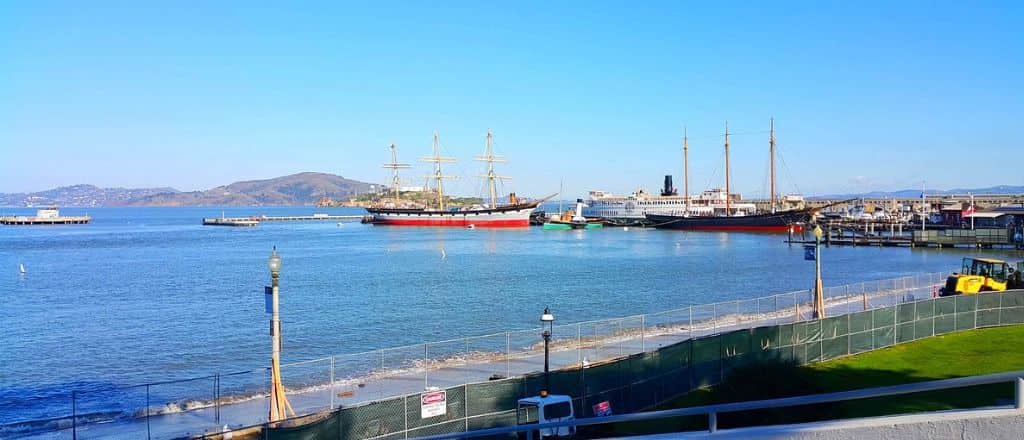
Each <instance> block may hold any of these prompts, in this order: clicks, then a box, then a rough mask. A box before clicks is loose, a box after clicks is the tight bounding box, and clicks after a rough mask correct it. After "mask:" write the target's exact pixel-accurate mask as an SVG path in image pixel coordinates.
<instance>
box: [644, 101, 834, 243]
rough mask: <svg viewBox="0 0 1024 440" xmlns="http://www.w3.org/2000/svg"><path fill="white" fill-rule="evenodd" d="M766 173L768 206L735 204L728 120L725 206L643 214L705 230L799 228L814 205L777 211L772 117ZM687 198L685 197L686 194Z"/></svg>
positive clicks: (656, 221)
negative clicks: (753, 209)
mask: <svg viewBox="0 0 1024 440" xmlns="http://www.w3.org/2000/svg"><path fill="white" fill-rule="evenodd" d="M769 133H770V134H769V140H768V144H769V162H770V166H769V170H770V172H769V174H770V182H771V183H770V192H771V199H770V205H769V206H770V209H769V212H765V213H750V211H748V210H746V209H740V208H739V207H737V206H734V203H733V197H732V195H731V194H730V192H729V124H726V126H725V191H724V195H725V197H724V202H725V203H724V205H725V206H724V209H723V210H722V211H717V210H715V211H714V212H713V213H712V214H710V215H708V214H706V213H701V212H695V211H691V210H688V209H686V210H684V211H683V212H682V213H670V214H646V215H645V218H646V219H647V221H648V222H650V223H651V224H652V225H653V226H654V227H657V228H664V229H686V230H704V231H761V232H786V231H789V230H794V231H799V230H802V229H803V225H804V223H806V222H807V221H809V220H810V219H811V217H812V215H813V213H814V210H813V209H794V210H785V211H778V210H777V209H776V208H777V199H776V194H775V121H774V120H772V122H771V125H770V130H769ZM686 150H687V139H686V136H685V135H684V138H683V163H684V165H683V170H684V171H683V173H684V177H683V179H684V181H687V183H688V180H689V176H688V175H687V174H688V170H687V168H688V164H687V163H686V162H687V157H686ZM687 199H688V197H687Z"/></svg>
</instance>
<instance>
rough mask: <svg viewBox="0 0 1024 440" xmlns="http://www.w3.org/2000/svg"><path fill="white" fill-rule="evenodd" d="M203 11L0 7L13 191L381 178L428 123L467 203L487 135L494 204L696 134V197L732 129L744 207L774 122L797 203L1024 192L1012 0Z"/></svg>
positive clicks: (6, 152) (2, 116)
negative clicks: (299, 177)
mask: <svg viewBox="0 0 1024 440" xmlns="http://www.w3.org/2000/svg"><path fill="white" fill-rule="evenodd" d="M208 3H213V2H167V3H164V4H160V2H148V1H147V2H119V3H104V2H89V4H88V5H86V4H83V3H79V2H68V3H59V2H58V3H54V2H43V1H25V2H20V3H16V2H3V4H2V5H0V155H2V156H0V191H2V192H13V191H31V190H42V189H48V188H51V187H54V186H58V185H68V184H76V183H93V184H97V185H101V186H129V187H138V186H174V187H176V188H178V189H182V190H194V189H205V188H209V187H212V186H216V185H219V184H224V183H229V182H232V181H235V180H241V179H254V178H267V177H274V176H279V175H284V174H289V173H294V172H300V171H324V172H331V173H337V174H341V175H344V176H346V177H350V178H355V179H360V180H364V181H375V182H384V181H386V179H387V177H386V176H387V175H386V172H385V171H386V170H383V169H381V168H380V164H381V163H383V162H385V161H386V160H387V159H388V149H387V145H388V144H389V143H391V142H396V143H397V144H398V146H399V154H400V159H402V160H403V161H414V160H415V159H416V158H418V157H419V156H422V155H425V154H427V153H428V152H429V149H430V138H431V133H432V131H433V130H434V129H438V130H440V133H441V140H442V145H443V146H444V148H445V150H446V151H445V152H446V153H447V154H449V155H452V156H456V157H458V158H459V159H460V162H459V163H458V164H457V165H455V166H454V167H451V171H452V172H453V173H458V174H462V175H463V176H464V178H463V179H462V180H461V181H459V182H457V183H455V184H454V188H455V189H456V190H457V191H458V192H461V193H463V194H472V193H479V192H480V191H479V189H480V188H481V187H482V185H481V183H480V182H479V179H477V178H475V177H474V176H475V175H476V174H478V173H479V171H480V170H481V168H482V164H480V163H478V162H474V161H472V160H471V159H472V156H473V155H476V154H479V153H480V152H481V151H482V149H483V145H484V133H485V130H486V129H487V128H491V129H493V130H494V133H495V139H496V145H497V149H498V152H499V153H501V154H505V155H507V156H508V157H509V159H510V163H509V164H507V165H505V166H504V167H503V168H502V172H503V173H504V174H508V175H512V176H514V178H515V179H514V180H513V181H511V182H509V183H508V184H506V189H512V190H517V191H518V192H520V193H525V194H530V195H534V196H537V195H543V194H546V193H551V192H555V191H557V190H558V184H559V183H558V182H559V178H561V177H564V179H565V181H566V183H565V187H566V192H567V196H571V195H576V194H582V193H584V192H585V191H586V190H589V189H597V188H600V189H605V190H611V191H616V192H626V191H628V190H631V189H633V188H635V187H637V186H639V185H643V186H646V187H648V188H649V189H654V188H656V187H657V186H658V185H659V184H660V181H661V177H662V176H663V175H664V174H674V175H676V179H677V182H679V180H681V179H680V177H679V175H680V174H681V170H680V168H681V163H680V162H681V151H680V143H681V137H682V130H683V126H684V124H685V125H687V126H688V127H689V132H690V136H691V155H690V169H691V188H692V189H693V190H694V191H698V190H701V189H705V188H707V187H709V186H712V185H717V184H719V182H720V180H721V176H722V165H721V159H722V145H721V143H722V140H721V134H722V131H723V128H724V124H725V121H726V120H728V121H729V124H730V127H731V129H732V130H733V131H735V132H736V133H737V135H736V136H735V137H734V138H733V143H732V147H733V148H732V151H733V155H732V159H733V160H732V163H733V165H734V167H733V171H734V187H735V188H736V190H738V191H740V192H743V193H744V194H745V195H746V196H749V197H754V196H758V195H763V194H766V192H767V191H766V186H767V184H766V180H767V179H766V176H767V128H768V118H769V117H771V116H774V117H775V118H776V129H777V138H778V145H779V149H780V151H781V153H782V158H783V159H784V161H785V165H786V166H785V167H783V166H781V165H780V171H779V173H780V179H781V180H782V182H781V189H782V190H783V191H794V190H796V189H799V190H800V191H802V192H803V193H805V194H815V193H819V194H820V193H830V192H846V191H860V190H870V189H902V188H906V187H919V186H920V184H921V181H922V180H926V181H927V182H928V186H929V187H938V188H950V187H977V186H987V185H994V184H1016V185H1021V184H1024V172H1021V171H1020V170H1021V168H1020V165H1019V164H1020V163H1022V159H1021V157H1022V155H1024V92H1022V90H1024V84H1022V79H1024V28H1022V27H1021V26H1022V23H1024V7H1022V6H1021V5H1022V2H1006V3H983V4H974V2H970V5H968V2H921V3H918V2H878V3H872V2H804V3H788V2H750V3H757V4H756V5H738V6H737V5H732V6H726V5H721V4H720V3H721V2H664V3H658V2H594V1H586V2H538V3H521V2H466V3H451V2H409V3H385V2H362V3H359V4H342V3H341V2H323V3H303V2H299V3H303V4H301V5H295V6H291V5H290V4H289V2H284V3H282V2H272V3H270V2H268V3H266V4H260V2H236V3H233V4H231V3H227V2H217V3H218V4H217V5H210V4H208ZM495 3H500V4H495ZM1009 156H1015V157H1016V159H1015V161H1016V163H1017V164H1018V166H1017V167H1016V169H1013V170H1011V168H1010V167H1009V166H1008V165H1006V164H1007V163H1008V162H1007V160H1006V159H1005V158H1007V157H1009ZM424 172H425V167H423V166H422V165H421V166H420V168H419V169H417V170H416V171H414V172H411V173H407V175H409V177H413V176H415V177H417V179H416V180H420V179H419V178H418V177H419V176H420V175H422V174H424ZM680 186H681V185H680Z"/></svg>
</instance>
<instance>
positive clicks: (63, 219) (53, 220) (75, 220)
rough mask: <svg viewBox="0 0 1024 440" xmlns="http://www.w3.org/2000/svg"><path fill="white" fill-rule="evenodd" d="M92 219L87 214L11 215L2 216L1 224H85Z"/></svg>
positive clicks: (0, 218)
mask: <svg viewBox="0 0 1024 440" xmlns="http://www.w3.org/2000/svg"><path fill="white" fill-rule="evenodd" d="M90 221H92V218H91V217H89V216H87V215H77V216H60V217H35V216H32V217H27V216H9V217H0V225H10V226H33V225H84V224H88V223H89V222H90Z"/></svg>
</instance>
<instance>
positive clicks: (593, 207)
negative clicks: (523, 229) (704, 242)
mask: <svg viewBox="0 0 1024 440" xmlns="http://www.w3.org/2000/svg"><path fill="white" fill-rule="evenodd" d="M740 200H741V199H740V196H739V195H738V194H733V195H732V199H731V200H730V203H729V207H730V212H731V215H733V216H743V215H753V214H755V213H756V212H757V207H755V206H754V204H753V203H749V202H742V201H740ZM587 205H589V207H588V208H586V209H585V210H584V212H583V214H584V215H585V216H587V217H604V218H608V219H612V220H627V221H629V220H643V219H644V218H645V217H646V216H647V215H648V214H650V215H678V216H692V217H712V216H718V215H725V211H726V192H725V190H724V189H721V188H714V189H710V190H707V191H704V192H702V193H701V194H700V195H698V196H696V197H686V196H681V195H678V194H677V193H676V191H675V189H674V188H672V176H665V188H664V189H663V190H662V192H661V194H660V195H655V194H650V193H648V192H647V191H644V190H643V189H639V190H637V191H635V192H633V193H632V194H630V195H628V196H620V195H615V194H611V193H606V192H604V191H590V198H589V199H588V201H587Z"/></svg>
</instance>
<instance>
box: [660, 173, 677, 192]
mask: <svg viewBox="0 0 1024 440" xmlns="http://www.w3.org/2000/svg"><path fill="white" fill-rule="evenodd" d="M661 195H663V196H674V195H676V189H675V188H673V187H672V175H671V174H668V175H665V188H663V189H662V190H661Z"/></svg>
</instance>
